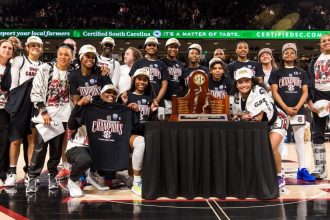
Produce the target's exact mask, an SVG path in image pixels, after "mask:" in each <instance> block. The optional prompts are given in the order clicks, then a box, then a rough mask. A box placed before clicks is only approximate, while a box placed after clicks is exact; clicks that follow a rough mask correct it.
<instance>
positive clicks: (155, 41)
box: [144, 37, 159, 45]
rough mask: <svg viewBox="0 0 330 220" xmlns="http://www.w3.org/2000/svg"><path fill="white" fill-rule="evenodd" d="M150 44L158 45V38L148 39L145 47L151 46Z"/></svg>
mask: <svg viewBox="0 0 330 220" xmlns="http://www.w3.org/2000/svg"><path fill="white" fill-rule="evenodd" d="M149 43H154V44H157V45H158V44H159V43H158V39H157V38H155V37H148V38H147V39H146V41H145V42H144V45H147V44H149Z"/></svg>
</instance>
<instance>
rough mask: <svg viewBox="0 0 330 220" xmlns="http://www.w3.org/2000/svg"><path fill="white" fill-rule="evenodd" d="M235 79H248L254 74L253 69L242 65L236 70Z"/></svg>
mask: <svg viewBox="0 0 330 220" xmlns="http://www.w3.org/2000/svg"><path fill="white" fill-rule="evenodd" d="M234 75H235V77H234V78H235V80H236V81H237V80H239V79H242V78H248V79H251V78H252V76H253V72H252V70H251V69H249V68H246V67H242V68H240V69H238V70H236V71H235V74H234Z"/></svg>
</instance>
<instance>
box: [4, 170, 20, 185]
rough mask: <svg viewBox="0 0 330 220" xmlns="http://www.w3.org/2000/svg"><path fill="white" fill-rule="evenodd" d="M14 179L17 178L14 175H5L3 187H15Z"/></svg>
mask: <svg viewBox="0 0 330 220" xmlns="http://www.w3.org/2000/svg"><path fill="white" fill-rule="evenodd" d="M16 178H17V175H16V174H14V173H8V174H7V179H6V181H5V185H4V186H9V187H11V186H15V185H16Z"/></svg>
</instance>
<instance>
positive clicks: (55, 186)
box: [48, 174, 58, 189]
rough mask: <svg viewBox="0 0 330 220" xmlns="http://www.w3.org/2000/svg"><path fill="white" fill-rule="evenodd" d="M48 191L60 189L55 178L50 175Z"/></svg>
mask: <svg viewBox="0 0 330 220" xmlns="http://www.w3.org/2000/svg"><path fill="white" fill-rule="evenodd" d="M48 189H58V183H57V180H56V178H55V176H53V175H50V174H48Z"/></svg>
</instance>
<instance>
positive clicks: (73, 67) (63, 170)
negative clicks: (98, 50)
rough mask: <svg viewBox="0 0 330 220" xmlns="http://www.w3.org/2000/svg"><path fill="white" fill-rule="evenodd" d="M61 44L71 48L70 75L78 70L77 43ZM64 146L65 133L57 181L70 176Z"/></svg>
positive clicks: (65, 143) (65, 141)
mask: <svg viewBox="0 0 330 220" xmlns="http://www.w3.org/2000/svg"><path fill="white" fill-rule="evenodd" d="M63 43H64V44H68V45H70V46H71V47H72V48H73V58H72V60H71V63H70V66H69V73H70V72H71V71H73V70H76V69H78V68H79V61H78V58H77V55H76V54H77V43H76V42H75V41H74V40H73V39H71V38H67V39H65V40H64V41H63ZM55 62H56V61H55ZM66 146H67V133H66V134H65V137H64V143H63V147H62V164H61V170H60V171H59V172H58V174H57V175H56V179H58V180H61V179H65V178H68V177H69V175H70V165H69V163H68V160H67V159H66V157H65V151H66Z"/></svg>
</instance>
